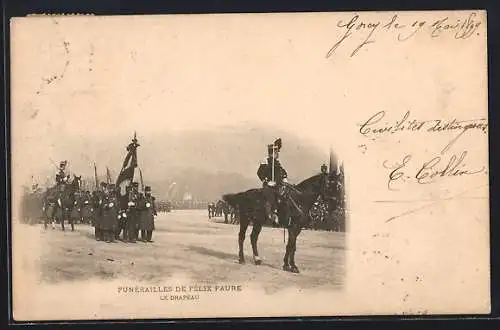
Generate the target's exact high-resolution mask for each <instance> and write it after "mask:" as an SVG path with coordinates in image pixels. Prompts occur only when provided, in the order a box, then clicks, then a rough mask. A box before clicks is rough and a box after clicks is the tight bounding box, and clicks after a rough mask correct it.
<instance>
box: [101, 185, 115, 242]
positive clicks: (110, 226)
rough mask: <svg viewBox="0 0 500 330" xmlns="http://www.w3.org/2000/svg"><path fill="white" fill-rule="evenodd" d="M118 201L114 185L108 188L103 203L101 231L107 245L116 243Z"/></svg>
mask: <svg viewBox="0 0 500 330" xmlns="http://www.w3.org/2000/svg"><path fill="white" fill-rule="evenodd" d="M117 204H118V201H117V198H116V189H115V187H114V184H110V185H109V186H108V189H107V192H106V194H105V196H104V200H103V203H102V210H103V211H102V219H101V223H100V229H101V232H102V240H103V241H106V243H111V242H115V233H116V227H117V226H118V221H117V220H118V205H117Z"/></svg>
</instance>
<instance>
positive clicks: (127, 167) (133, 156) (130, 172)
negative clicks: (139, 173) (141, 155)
mask: <svg viewBox="0 0 500 330" xmlns="http://www.w3.org/2000/svg"><path fill="white" fill-rule="evenodd" d="M138 146H139V144H138V143H137V137H136V134H135V133H134V138H133V139H132V142H131V143H130V144H129V145H128V146H127V155H126V156H125V159H124V161H123V165H122V169H121V171H120V174H118V178H117V179H116V186H117V187H120V193H121V194H122V195H124V194H125V192H126V188H125V187H126V186H128V185H129V184H130V183H131V182H132V180H133V179H134V170H135V168H136V167H137V147H138Z"/></svg>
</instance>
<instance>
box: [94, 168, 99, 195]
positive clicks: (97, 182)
mask: <svg viewBox="0 0 500 330" xmlns="http://www.w3.org/2000/svg"><path fill="white" fill-rule="evenodd" d="M94 178H95V190H98V189H99V177H98V176H97V166H96V165H95V163H94Z"/></svg>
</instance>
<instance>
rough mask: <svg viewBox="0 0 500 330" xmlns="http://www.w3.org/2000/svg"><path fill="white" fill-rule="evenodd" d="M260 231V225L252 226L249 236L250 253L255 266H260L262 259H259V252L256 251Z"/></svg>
mask: <svg viewBox="0 0 500 330" xmlns="http://www.w3.org/2000/svg"><path fill="white" fill-rule="evenodd" d="M261 230H262V224H260V223H259V224H256V223H254V224H253V229H252V233H251V234H250V242H251V243H252V251H253V261H254V262H255V264H256V265H260V264H261V263H262V259H261V258H260V257H259V250H258V249H257V241H258V239H259V234H260V231H261Z"/></svg>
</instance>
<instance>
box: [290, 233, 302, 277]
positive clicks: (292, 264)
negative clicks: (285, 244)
mask: <svg viewBox="0 0 500 330" xmlns="http://www.w3.org/2000/svg"><path fill="white" fill-rule="evenodd" d="M289 232H290V233H291V235H290V238H289V239H291V240H290V242H291V245H290V271H291V272H292V273H300V272H299V268H298V267H297V265H295V251H297V236H299V234H300V232H301V228H300V227H294V228H292V230H290V231H289Z"/></svg>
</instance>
